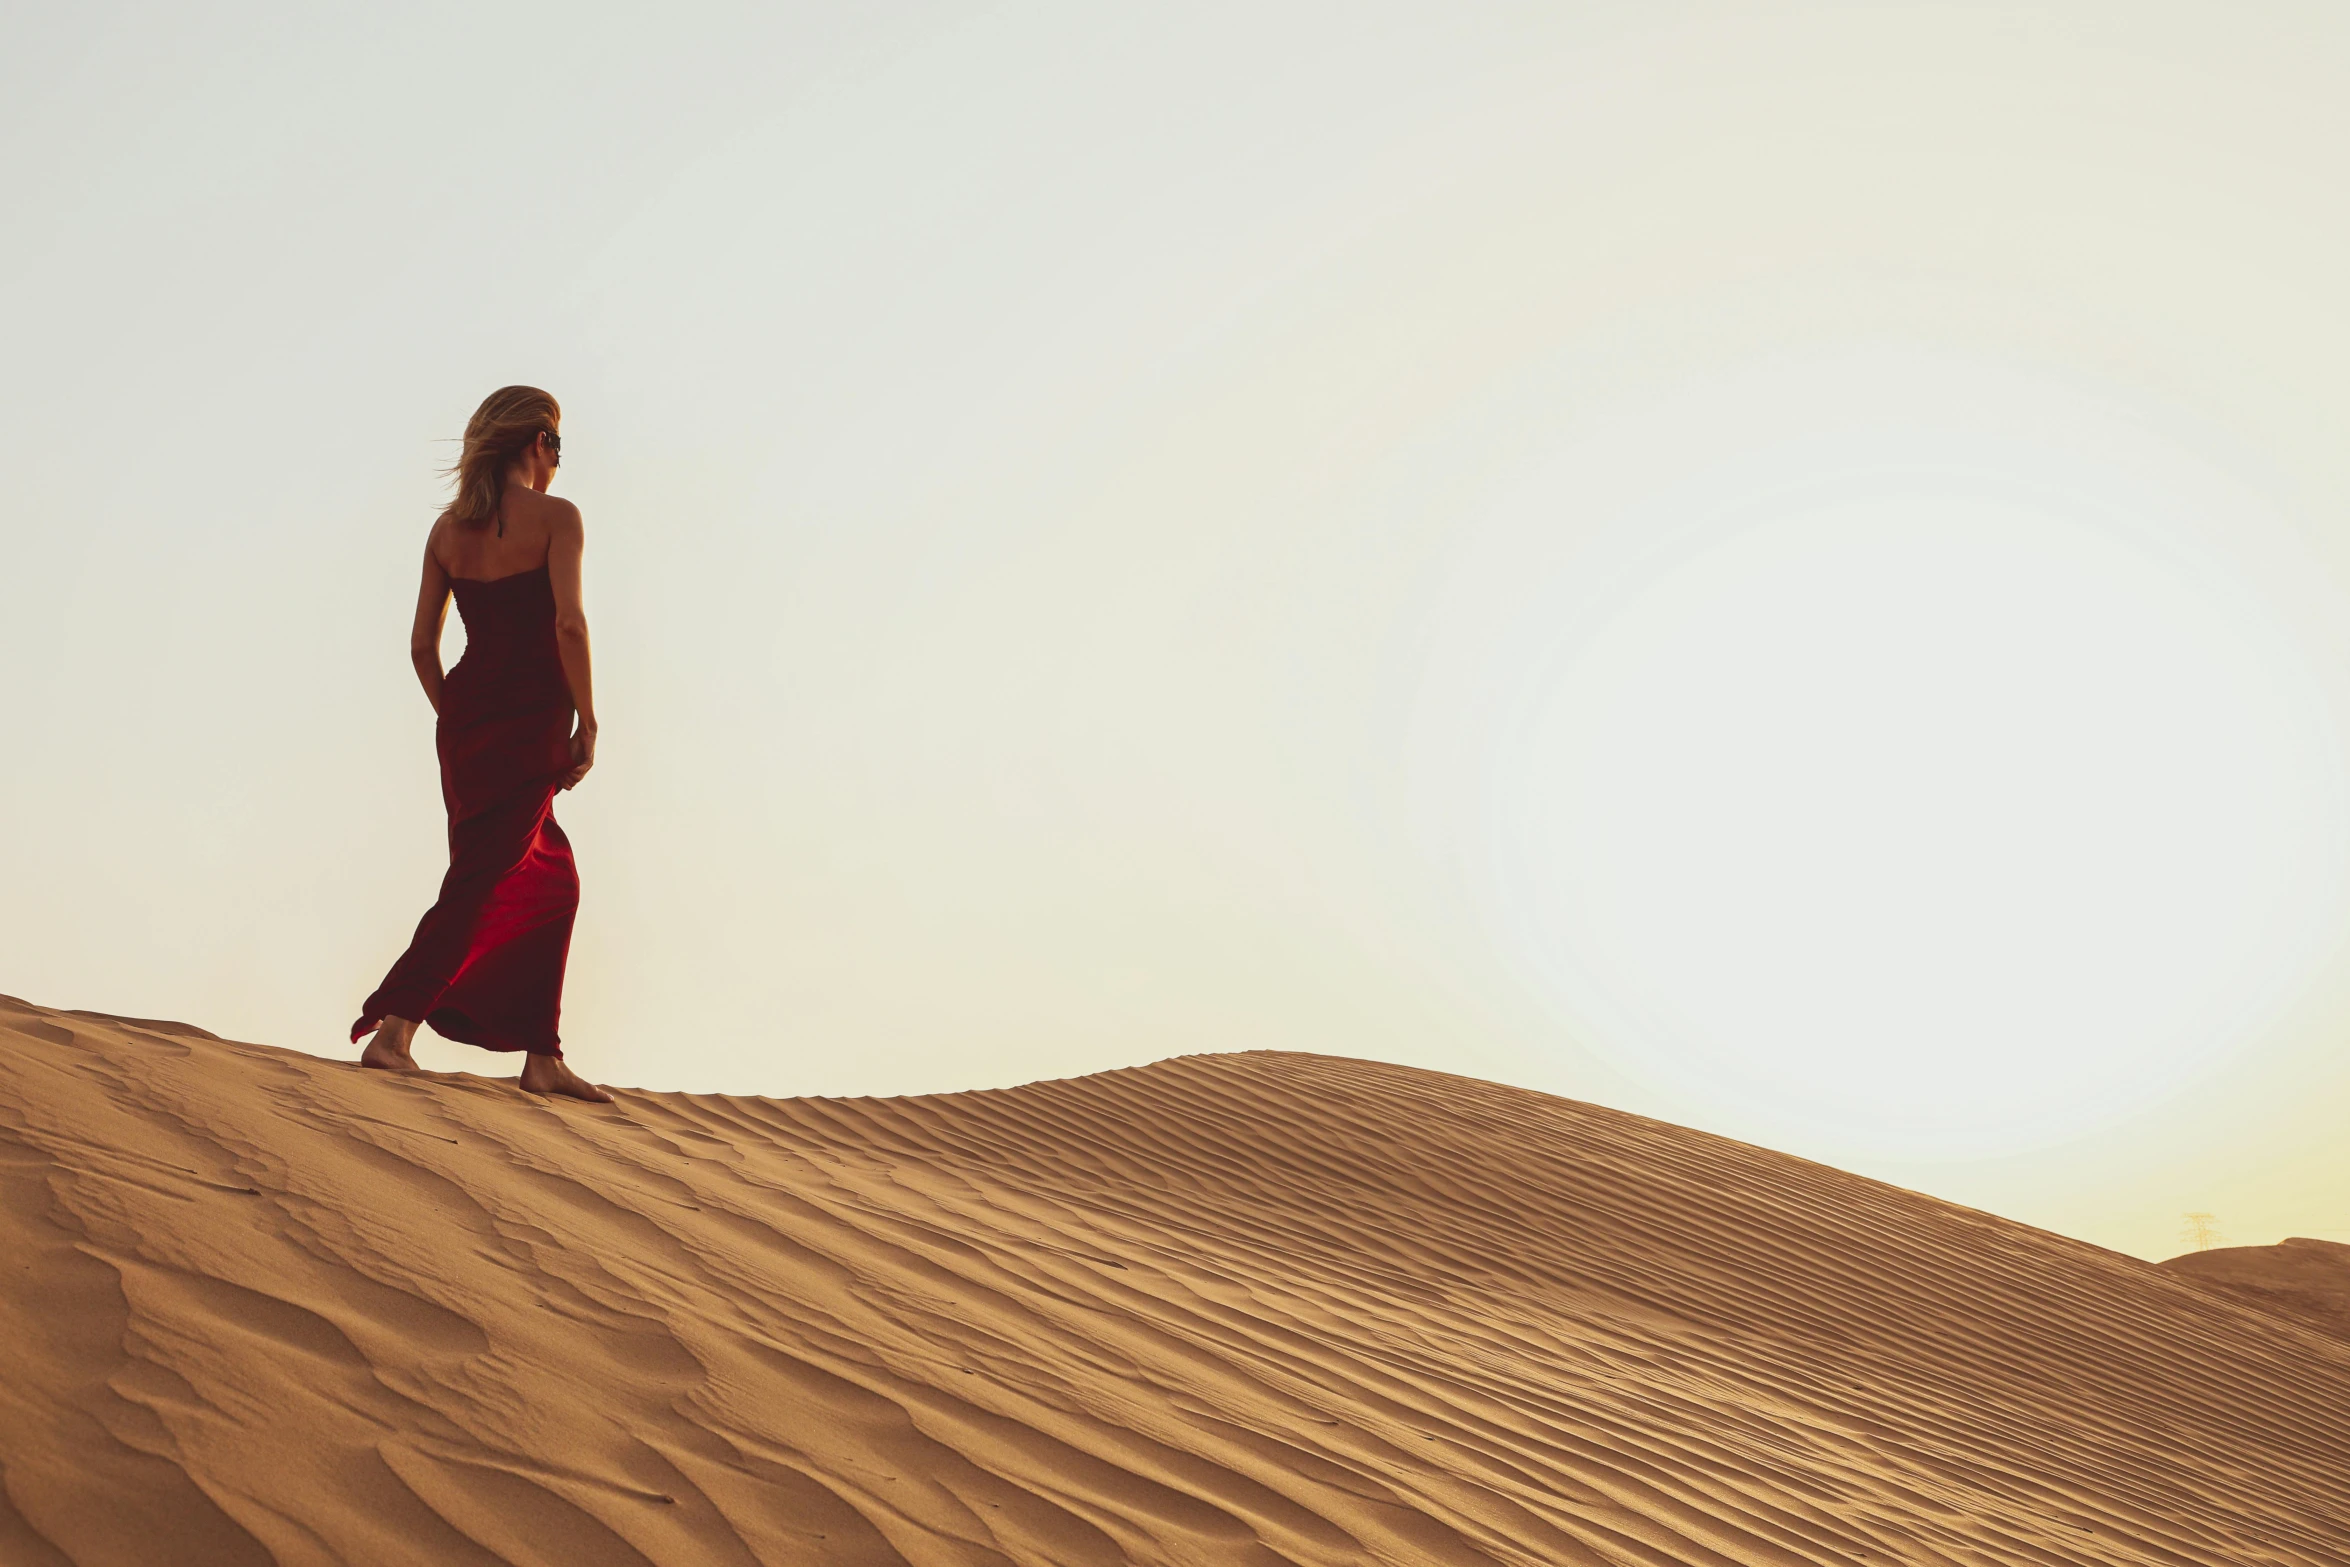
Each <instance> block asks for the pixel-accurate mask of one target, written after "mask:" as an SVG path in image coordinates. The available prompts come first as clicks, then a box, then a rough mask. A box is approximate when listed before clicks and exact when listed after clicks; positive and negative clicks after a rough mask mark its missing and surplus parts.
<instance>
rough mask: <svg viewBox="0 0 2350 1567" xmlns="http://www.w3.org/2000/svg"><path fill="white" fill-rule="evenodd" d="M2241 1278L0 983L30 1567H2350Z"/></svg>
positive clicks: (1526, 1127)
mask: <svg viewBox="0 0 2350 1567" xmlns="http://www.w3.org/2000/svg"><path fill="white" fill-rule="evenodd" d="M2206 1255H2207V1256H2213V1257H2217V1256H2218V1255H2219V1254H2216V1253H2213V1254H2206ZM2325 1260H2326V1261H2328V1262H2330V1261H2331V1260H2332V1259H2331V1258H2330V1256H2329V1257H2328V1258H2326V1259H2325ZM2201 1266H2203V1267H2205V1268H2209V1267H2211V1266H2214V1265H2212V1264H2204V1265H2201ZM2190 1271H2191V1270H2190ZM2207 1283H2208V1281H2207V1280H2203V1279H2200V1278H2198V1279H2189V1278H2185V1277H2181V1276H2178V1272H2177V1271H2176V1270H2172V1269H2158V1268H2156V1267H2153V1266H2150V1265H2148V1264H2145V1263H2142V1262H2139V1261H2136V1260H2135V1259H2132V1258H2128V1257H2123V1256H2119V1255H2117V1254H2114V1253H2111V1252H2107V1251H2103V1250H2100V1249H2099V1248H2096V1247H2093V1246H2087V1245H2083V1244H2080V1243H2077V1242H2073V1241H2068V1240H2065V1239H2062V1238H2060V1237H2057V1236H2052V1235H2048V1234H2045V1233H2043V1232H2040V1231H2036V1230H2032V1229H2029V1228H2026V1227H2024V1226H2021V1225H2016V1224H2011V1223H2007V1222H2005V1221H2002V1220H1999V1219H1995V1218H1992V1217H1989V1216H1987V1215H1984V1214H1980V1213H1975V1212H1972V1211H1969V1210H1966V1209H1961V1208H1957V1207H1953V1206H1951V1205H1949V1204H1946V1203H1941V1202H1937V1201H1935V1200H1933V1199H1930V1198H1926V1197H1922V1196H1918V1195H1916V1194H1913V1193H1909V1192H1905V1191H1900V1190H1897V1189H1895V1188H1891V1187H1887V1186H1883V1185H1880V1184H1877V1183H1874V1182H1870V1181H1867V1180H1863V1179H1861V1178H1859V1177H1856V1176H1852V1175H1847V1174H1844V1173H1841V1172H1838V1171H1835V1170H1831V1169H1826V1168H1823V1167H1821V1166H1818V1165H1813V1164H1808V1163H1805V1162H1803V1161H1800V1160H1796V1159H1791V1158H1787V1157H1785V1156H1782V1155H1778V1154H1773V1153H1769V1152H1767V1151H1764V1150H1761V1149H1757V1148H1752V1147H1748V1146H1746V1145H1743V1144H1738V1143H1732V1142H1728V1141H1725V1140H1722V1139H1719V1138H1715V1137H1710V1136H1707V1135H1704V1134H1701V1133H1697V1132H1693V1131H1688V1130H1685V1129H1681V1128H1677V1127H1672V1126H1667V1125H1663V1124H1660V1123H1657V1122H1651V1121H1646V1120H1642V1119H1640V1118H1638V1117H1634V1116H1628V1115H1623V1114H1620V1113H1616V1112H1612V1111H1607V1110H1603V1109H1598V1108H1595V1107H1592V1106H1588V1105H1581V1104H1576V1103H1572V1102H1569V1101H1564V1100H1559V1099H1553V1098H1548V1097H1545V1096H1543V1095H1540V1094H1534V1093H1529V1092H1525V1091H1522V1090H1516V1089H1509V1088H1503V1087H1498V1086H1495V1085H1492V1084H1487V1083H1480V1082H1475V1081H1472V1080H1468V1079H1463V1078H1455V1077H1447V1076H1443V1075H1440V1074H1436V1073H1430V1072H1423V1071H1415V1070H1410V1069H1406V1068H1401V1067H1393V1066H1385V1065H1378V1064H1373V1063H1369V1062H1362V1061H1348V1060H1339V1059H1331V1058H1325V1057H1316V1056H1301V1055H1281V1054H1265V1053H1252V1054H1245V1055H1226V1056H1198V1057H1186V1058H1183V1059H1179V1060H1174V1061H1166V1062H1161V1063H1158V1064H1157V1065H1154V1066H1150V1067H1145V1068H1141V1069H1137V1070H1131V1071H1122V1072H1110V1073H1104V1074H1101V1075H1099V1076H1095V1077H1088V1078H1079V1079H1073V1080H1070V1081H1065V1082H1052V1083H1038V1084H1032V1085H1029V1086H1027V1087H1024V1088H1019V1089H1012V1090H1007V1091H1001V1092H990V1093H972V1094H955V1095H940V1096H934V1097H928V1098H917V1099H901V1100H821V1099H810V1100H756V1099H731V1098H720V1097H715V1096H696V1095H683V1094H651V1093H635V1092H625V1093H622V1094H621V1096H620V1102H619V1103H618V1104H617V1105H614V1106H611V1107H590V1106H584V1105H571V1104H564V1105H550V1104H547V1103H545V1102H542V1101H538V1100H535V1099H531V1098H529V1097H528V1096H525V1095H522V1094H521V1093H519V1092H518V1091H516V1090H513V1089H512V1088H510V1087H507V1086H504V1085H500V1084H496V1083H492V1082H488V1081H485V1080H483V1079H479V1078H472V1077H466V1076H444V1077H427V1078H421V1079H402V1078H394V1077H390V1076H384V1075H378V1074H371V1073H362V1072H360V1071H357V1070H356V1069H354V1068H350V1067H346V1066H342V1065H339V1064H336V1063H332V1062H327V1061H321V1060H317V1059H313V1058H311V1057H307V1056H302V1055H296V1054H291V1053H288V1052H284V1051H280V1050H274V1049H269V1048H266V1047H262V1046H257V1045H248V1044H239V1043H235V1042H230V1041H222V1040H217V1039H214V1038H213V1037H212V1036H210V1035H208V1034H205V1033H204V1032H203V1031H201V1030H196V1029H189V1028H186V1027H184V1026H183V1025H175V1024H165V1023H159V1022H154V1021H139V1020H131V1019H109V1018H104V1017H100V1016H96V1015H93V1014H87V1013H66V1012H57V1011H51V1010H47V1009H43V1008H40V1007H35V1006H31V1005H28V1004H24V1003H15V1002H0V1563H6V1564H8V1567H16V1564H18V1563H28V1564H40V1567H52V1564H58V1563H77V1564H114V1563H125V1564H128V1563H140V1564H148V1563H157V1562H164V1561H169V1562H173V1563H189V1564H196V1563H266V1562H270V1561H277V1562H285V1563H330V1562H350V1563H369V1564H390V1563H407V1562H419V1563H421V1562H432V1563H459V1564H464V1563H493V1562H515V1563H534V1564H535V1563H546V1564H550V1567H552V1564H563V1567H575V1564H581V1563H660V1564H663V1567H670V1564H688V1563H692V1564H701V1563H713V1564H750V1563H794V1564H798V1563H824V1564H835V1563H837V1564H867V1563H876V1564H878V1563H896V1562H912V1563H920V1564H933V1563H938V1564H945V1563H954V1564H981V1563H1022V1564H1026V1563H1063V1564H1080V1563H1084V1564H1093V1563H1115V1562H1127V1561H1132V1562H1140V1563H1167V1564H1195V1563H1196V1564H1206V1563H1217V1564H1226V1563H1231V1564H1250V1567H1275V1564H1279V1563H1295V1564H1300V1567H1305V1564H1325V1563H1327V1564H1340V1563H1349V1564H1351V1563H1361V1562H1386V1563H1396V1564H1412V1567H1421V1564H1468V1563H1509V1564H1527V1567H1534V1564H1542V1567H1551V1564H1583V1563H1606V1564H1619V1567H1633V1564H1638V1567H1663V1564H1668V1563H1671V1564H1723V1567H1727V1564H1739V1567H1764V1564H1772V1567H1778V1564H1791V1563H1838V1564H1842V1563H1902V1564H1910V1563H1915V1564H1950V1567H1958V1564H1965V1567H1995V1564H1996V1567H2005V1564H2010V1563H2013V1564H2032V1567H2058V1564H2070V1563H2090V1562H2095V1563H2147V1564H2155V1563H2160V1564H2166V1567H2182V1564H2184V1567H2253V1564H2294V1567H2303V1564H2306V1567H2339V1564H2341V1563H2343V1562H2344V1561H2346V1560H2350V1343H2345V1342H2343V1341H2342V1340H2340V1339H2337V1338H2335V1337H2332V1336H2329V1335H2328V1334H2327V1333H2325V1332H2322V1331H2319V1330H2318V1329H2317V1328H2316V1327H2315V1326H2312V1325H2310V1324H2308V1323H2306V1322H2304V1321H2301V1320H2297V1319H2293V1318H2291V1317H2289V1316H2286V1315H2279V1314H2277V1313H2275V1312H2273V1311H2268V1310H2262V1309H2254V1307H2253V1306H2252V1305H2250V1304H2245V1303H2243V1302H2242V1301H2240V1300H2238V1299H2233V1298H2221V1297H2219V1296H2217V1295H2214V1294H2213V1293H2211V1291H2210V1290H2209V1289H2208V1288H2207V1287H2205V1286H2206V1284H2207Z"/></svg>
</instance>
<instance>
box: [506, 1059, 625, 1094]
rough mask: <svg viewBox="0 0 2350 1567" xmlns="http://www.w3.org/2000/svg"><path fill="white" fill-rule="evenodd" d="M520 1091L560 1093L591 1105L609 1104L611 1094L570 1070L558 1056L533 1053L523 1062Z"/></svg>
mask: <svg viewBox="0 0 2350 1567" xmlns="http://www.w3.org/2000/svg"><path fill="white" fill-rule="evenodd" d="M522 1091H523V1092H524V1093H527V1094H546V1095H549V1096H553V1095H557V1094H560V1095H562V1096H563V1097H565V1098H567V1099H585V1100H586V1101H587V1102H588V1103H589V1104H592V1105H608V1104H610V1103H611V1102H612V1096H611V1095H610V1094H608V1093H605V1092H604V1091H603V1090H602V1089H601V1088H598V1087H597V1086H596V1085H595V1084H593V1083H591V1082H589V1081H588V1080H587V1079H586V1078H584V1077H582V1076H580V1075H579V1074H578V1073H577V1072H574V1071H573V1070H571V1068H570V1067H569V1066H567V1065H566V1064H565V1063H564V1060H563V1058H562V1057H561V1056H532V1057H531V1058H530V1059H529V1060H527V1061H525V1062H523V1063H522Z"/></svg>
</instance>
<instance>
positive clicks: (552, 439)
mask: <svg viewBox="0 0 2350 1567" xmlns="http://www.w3.org/2000/svg"><path fill="white" fill-rule="evenodd" d="M539 434H541V435H543V436H545V437H546V439H547V450H548V452H549V453H551V454H552V455H553V456H554V459H555V460H556V461H557V462H561V461H562V460H563V437H561V436H560V435H557V434H556V433H555V432H554V431H552V430H541V431H540V432H539Z"/></svg>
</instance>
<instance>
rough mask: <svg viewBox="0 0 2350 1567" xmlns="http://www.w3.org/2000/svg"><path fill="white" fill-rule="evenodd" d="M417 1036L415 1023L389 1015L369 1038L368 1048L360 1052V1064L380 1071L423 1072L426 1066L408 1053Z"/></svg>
mask: <svg viewBox="0 0 2350 1567" xmlns="http://www.w3.org/2000/svg"><path fill="white" fill-rule="evenodd" d="M415 1038H416V1025H415V1024H414V1023H412V1022H410V1021H409V1020H408V1019H406V1018H404V1017H387V1018H385V1019H384V1020H383V1022H382V1023H380V1024H378V1025H377V1026H376V1030H375V1033H374V1034H373V1035H371V1036H370V1037H369V1038H368V1041H367V1048H366V1049H365V1050H362V1051H361V1052H359V1064H360V1065H361V1066H371V1067H374V1068H375V1069H376V1070H377V1071H379V1072H421V1071H423V1070H424V1068H423V1067H420V1066H418V1065H417V1064H416V1057H414V1056H413V1055H410V1054H409V1053H408V1052H409V1043H410V1041H412V1040H414V1039H415Z"/></svg>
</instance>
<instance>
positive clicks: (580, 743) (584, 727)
mask: <svg viewBox="0 0 2350 1567" xmlns="http://www.w3.org/2000/svg"><path fill="white" fill-rule="evenodd" d="M595 765H596V726H595V722H594V721H593V720H592V719H591V720H589V721H588V722H586V723H583V724H581V725H580V726H579V728H578V730H577V731H576V732H574V733H573V735H572V736H571V771H570V772H568V773H565V774H564V775H563V787H564V788H566V789H569V788H571V787H573V786H574V785H576V784H577V783H578V782H579V781H580V780H581V779H582V778H585V777H586V776H587V775H588V769H589V768H591V767H593V766H595Z"/></svg>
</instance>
